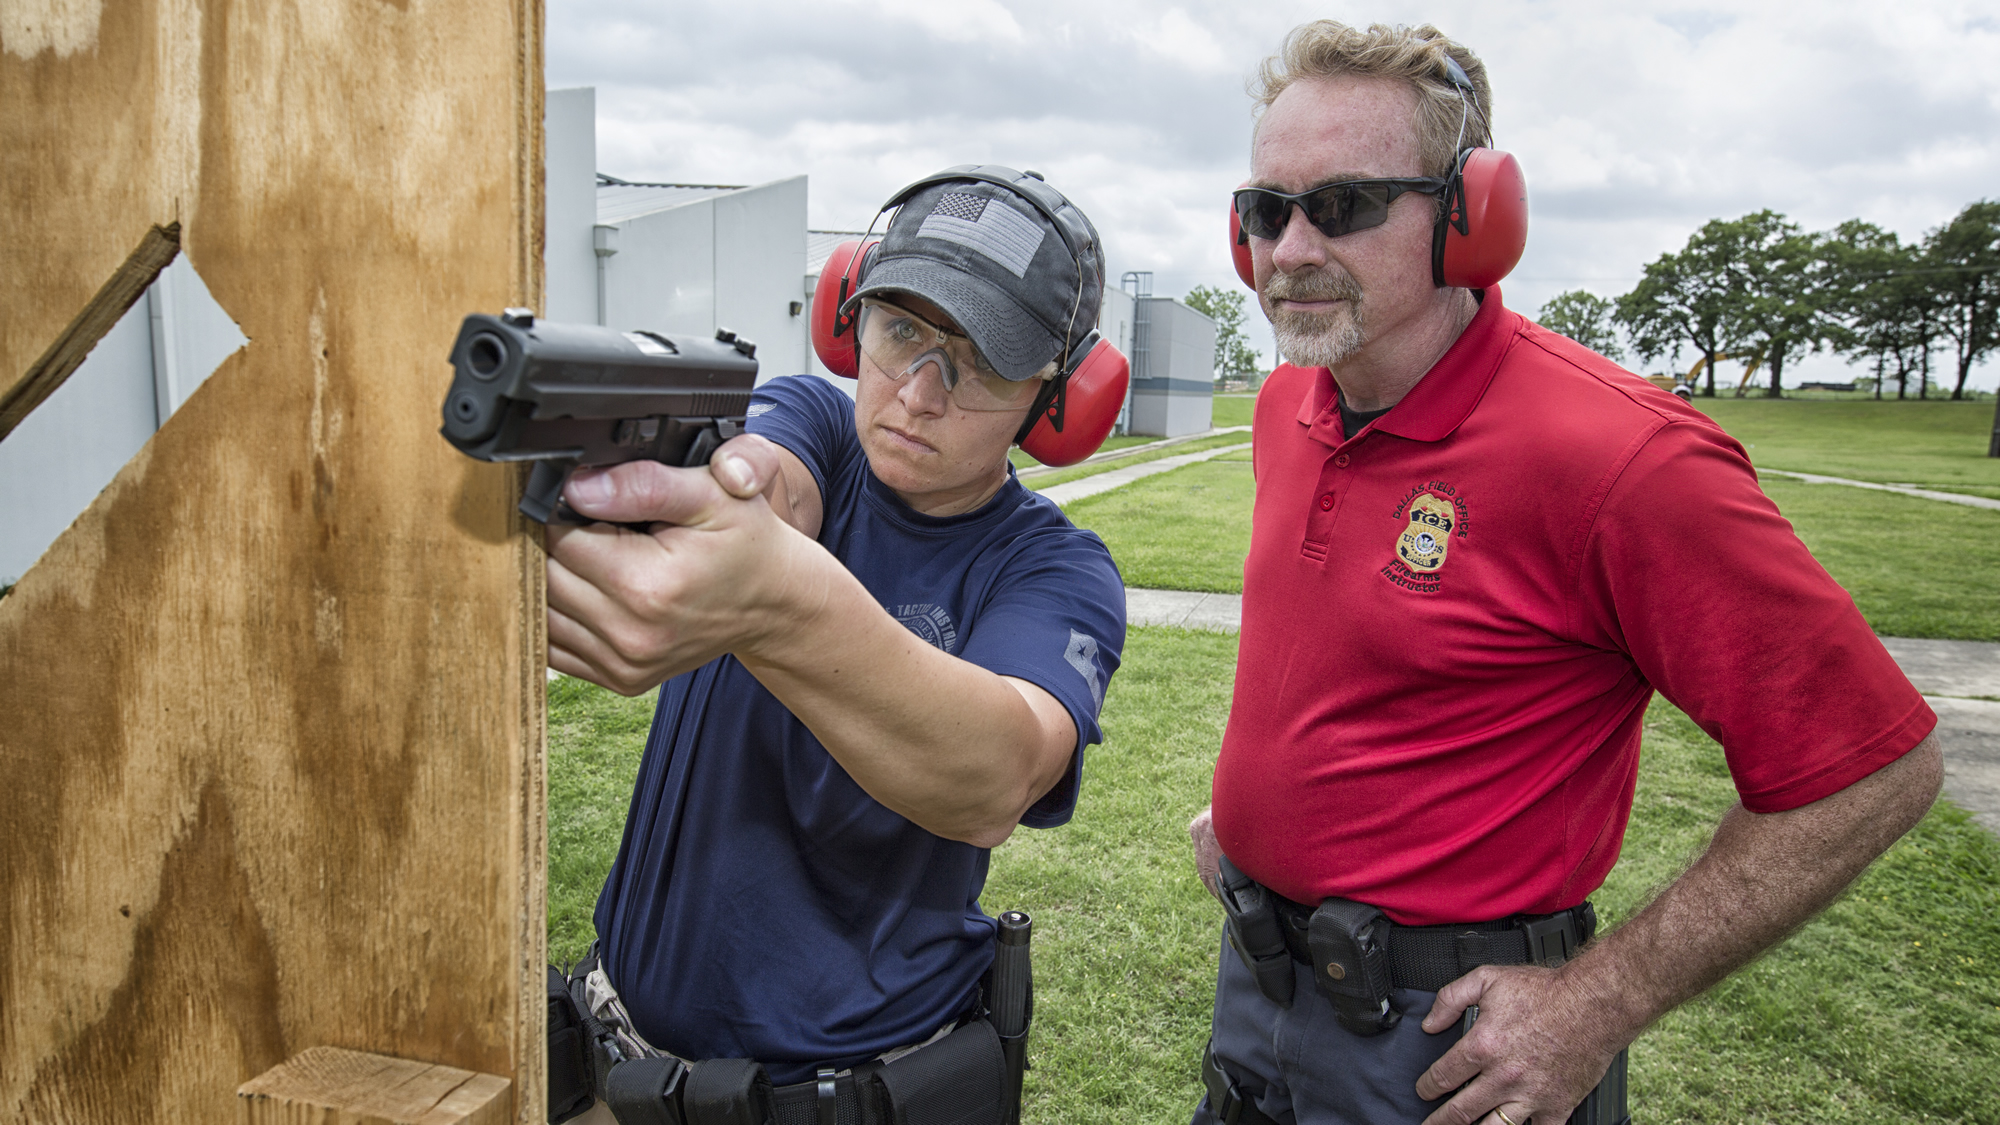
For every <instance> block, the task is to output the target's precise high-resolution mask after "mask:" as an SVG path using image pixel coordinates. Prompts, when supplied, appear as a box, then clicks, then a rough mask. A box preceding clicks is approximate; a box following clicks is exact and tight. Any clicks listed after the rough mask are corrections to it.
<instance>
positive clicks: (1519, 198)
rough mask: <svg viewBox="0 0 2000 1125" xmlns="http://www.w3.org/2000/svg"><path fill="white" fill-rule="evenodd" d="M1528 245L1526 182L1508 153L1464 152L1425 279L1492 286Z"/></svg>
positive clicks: (1470, 286) (1433, 242) (1475, 286)
mask: <svg viewBox="0 0 2000 1125" xmlns="http://www.w3.org/2000/svg"><path fill="white" fill-rule="evenodd" d="M1527 245H1528V181H1527V178H1526V177H1524V176H1522V175H1521V163H1520V161H1518V160H1515V159H1514V154H1513V153H1510V152H1501V151H1499V150H1497V149H1490V148H1473V149H1467V150H1466V151H1465V152H1464V153H1463V154H1461V155H1460V156H1459V158H1458V173H1457V174H1456V175H1455V176H1453V177H1452V186H1451V187H1450V188H1448V189H1447V194H1446V197H1445V202H1444V209H1443V211H1442V213H1441V214H1440V215H1439V217H1438V227H1437V234H1436V236H1435V237H1433V238H1432V240H1431V280H1432V281H1434V282H1436V283H1437V284H1438V285H1439V286H1441V287H1442V286H1456V287H1461V288H1465V289H1484V288H1486V287H1487V286H1489V285H1495V284H1498V283H1499V281H1500V279H1501V278H1503V277H1506V276H1507V274H1508V273H1509V272H1510V271H1512V270H1513V268H1514V266H1515V265H1516V264H1517V263H1519V262H1520V260H1521V251H1522V250H1524V249H1526V248H1527Z"/></svg>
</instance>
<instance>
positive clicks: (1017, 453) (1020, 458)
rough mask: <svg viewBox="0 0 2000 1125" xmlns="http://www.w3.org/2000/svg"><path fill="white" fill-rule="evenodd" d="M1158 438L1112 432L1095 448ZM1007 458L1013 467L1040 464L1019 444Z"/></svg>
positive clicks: (1010, 451)
mask: <svg viewBox="0 0 2000 1125" xmlns="http://www.w3.org/2000/svg"><path fill="white" fill-rule="evenodd" d="M1159 440H1160V439H1159V438H1156V437H1147V436H1146V435H1144V434H1112V435H1111V436H1110V437H1107V438H1105V439H1104V444H1103V445H1100V446H1098V447H1097V450H1098V452H1100V453H1102V452H1105V451H1107V450H1112V449H1127V448H1130V447H1131V446H1134V445H1144V444H1146V443H1147V442H1149V441H1159ZM1007 459H1008V460H1010V461H1012V462H1013V463H1014V467H1015V468H1017V469H1028V468H1033V467H1034V466H1036V465H1039V464H1041V462H1040V461H1037V460H1035V459H1034V457H1032V456H1030V455H1029V454H1028V452H1027V451H1026V450H1024V449H1021V448H1020V447H1019V446H1016V447H1015V448H1013V449H1011V450H1009V451H1008V453H1007Z"/></svg>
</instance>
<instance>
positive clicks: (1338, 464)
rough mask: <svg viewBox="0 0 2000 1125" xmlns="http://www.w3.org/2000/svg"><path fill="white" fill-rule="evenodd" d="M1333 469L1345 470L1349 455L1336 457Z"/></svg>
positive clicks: (1343, 454)
mask: <svg viewBox="0 0 2000 1125" xmlns="http://www.w3.org/2000/svg"><path fill="white" fill-rule="evenodd" d="M1333 467H1334V468H1336V469H1345V468H1346V467H1347V454H1345V453H1342V454H1341V455H1339V456H1338V457H1335V458H1334V459H1333Z"/></svg>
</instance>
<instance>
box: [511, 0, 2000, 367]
mask: <svg viewBox="0 0 2000 1125" xmlns="http://www.w3.org/2000/svg"><path fill="white" fill-rule="evenodd" d="M1321 16H1330V17H1333V18H1336V19H1341V20H1345V21H1347V22H1350V23H1366V22H1370V21H1385V22H1391V23H1421V22H1424V21H1429V22H1432V23H1435V24H1437V25H1438V26H1439V27H1440V28H1442V29H1444V31H1445V32H1446V33H1448V34H1450V35H1452V36H1453V37H1455V38H1457V39H1459V40H1460V41H1461V42H1464V43H1465V44H1467V45H1468V46H1469V47H1471V48H1472V49H1473V50H1474V51H1476V52H1477V53H1478V54H1479V55H1480V56H1481V57H1482V58H1484V59H1485V61H1486V64H1487V67H1488V69H1489V72H1490V74H1491V77H1492V82H1493V86H1494V126H1495V133H1496V137H1497V140H1498V145H1499V147H1501V148H1504V149H1508V150H1510V151H1512V152H1514V153H1515V154H1516V155H1517V156H1518V157H1519V158H1520V160H1521V163H1522V165H1523V167H1524V168H1525V169H1526V172H1527V175H1528V184H1529V192H1530V198H1531V203H1532V208H1533V212H1532V213H1533V222H1532V226H1531V230H1530V233H1529V237H1528V251H1527V256H1526V257H1525V258H1524V259H1523V260H1522V262H1521V265H1520V266H1519V267H1518V268H1517V269H1516V270H1515V271H1514V275H1513V277H1512V278H1510V279H1509V280H1508V281H1507V282H1506V283H1504V285H1503V289H1504V291H1505V294H1506V300H1507V303H1508V304H1509V305H1510V306H1511V307H1514V308H1516V309H1520V310H1522V311H1524V312H1527V313H1529V314H1530V315H1532V314H1533V313H1534V312H1535V311H1536V310H1537V309H1538V308H1539V307H1540V306H1541V303H1542V302H1543V301H1545V300H1547V299H1548V298H1549V297H1550V296H1552V295H1553V294H1555V293H1557V292H1560V291H1562V290H1564V289H1570V288H1585V289H1590V290H1592V291H1594V292H1597V293H1601V294H1604V295H1605V296H1616V295H1617V294H1619V293H1622V292H1624V291H1625V290H1627V289H1629V288H1631V286H1632V285H1633V284H1634V283H1635V282H1636V281H1637V279H1638V277H1639V274H1640V270H1641V268H1642V267H1643V265H1644V264H1645V263H1646V262H1647V261H1649V260H1651V259H1652V258H1653V257H1655V256H1656V255H1658V254H1660V253H1661V252H1663V251H1667V250H1672V249H1676V248H1678V247H1679V246H1680V245H1681V244H1682V243H1684V242H1685V241H1686V239H1687V237H1688V235H1689V234H1690V233H1692V232H1693V230H1694V229H1695V228H1696V227H1698V226H1700V225H1701V224H1702V223H1703V222H1705V221H1707V220H1708V219H1711V218H1717V217H1735V216H1737V215H1741V214H1744V213H1745V212H1749V211H1754V210H1757V209H1759V208H1765V207H1769V208H1773V209H1775V210H1778V211H1781V212H1784V213H1785V214H1787V215H1789V216H1790V217H1792V218H1793V219H1794V220H1796V221H1798V222H1800V223H1802V224H1804V225H1805V226H1807V227H1808V228H1811V229H1823V228H1827V227H1831V226H1833V225H1834V224H1836V223H1838V222H1840V221H1841V220H1844V219H1848V218H1853V217H1860V218H1864V219H1868V220H1870V221H1872V222H1875V223H1879V224H1881V225H1882V226H1885V227H1888V228H1890V229H1892V230H1894V231H1896V232H1898V233H1899V234H1901V235H1902V236H1904V237H1905V238H1920V237H1921V236H1922V235H1923V233H1924V232H1925V231H1926V230H1929V229H1931V228H1933V227H1935V226H1937V225H1939V224H1940V223H1943V222H1945V221H1946V220H1948V219H1949V218H1951V217H1952V216H1953V215H1954V214H1956V213H1957V212H1958V210H1959V209H1960V208H1962V207H1963V206H1964V205H1965V204H1967V203H1969V202H1971V201H1973V200H1975V199H1979V198H1983V197H2000V67H1996V66H1994V65H1992V60H1993V59H1994V58H1996V57H2000V7H1996V5H1994V4H1993V3H1991V2H1990V0H1989V2H1987V3H1983V4H1978V3H1955V2H1949V0H1901V2H1898V3H1894V4H1883V3H1880V2H1875V3H1867V4H1863V3H1853V2H1848V0H1822V2H1820V3H1816V4H1811V5H1805V4H1799V3H1731V4H1727V5H1722V4H1715V5H1698V4H1677V3H1665V2H1658V0H1635V2H1628V3H1622V4H1612V3H1603V2H1596V3H1592V2H1585V0H1530V2H1518V3H1493V2H1492V0H1486V2H1483V3H1472V2H1466V0H1437V2H1434V3H1428V4H1414V3H1407V2H1404V0H1382V2H1380V3H1376V4H1373V5H1369V6H1360V5H1356V4H1352V3H1333V4H1307V3H1302V2H1298V0H1263V2H1259V3H1256V4H1245V3H1241V2H1237V3H1225V2H1220V0H1190V2H1187V3H1159V2H1146V3H1141V2H1138V0H1009V2H1001V0H948V2H947V0H732V2H730V3H727V4H723V3H682V4H671V5H669V4H661V3H658V2H657V0H550V2H549V4H548V43H547V51H548V55H547V59H548V61H547V66H548V84H549V86H550V87H551V88H560V87H566V86H585V85H588V86H595V87H596V88H597V112H598V142H597V143H598V167H599V169H600V170H602V171H605V172H609V173H611V174H613V175H617V176H622V177H624V178H626V179H634V180H662V181H672V182H702V183H760V182H764V181H767V180H773V179H778V178H782V177H786V176H793V175H798V174H800V173H806V174H808V175H809V176H810V177H811V188H810V200H811V201H810V205H809V216H808V217H809V222H810V224H811V225H812V226H813V227H815V228H819V229H859V228H860V227H863V226H865V225H866V224H867V223H868V220H869V218H870V217H871V215H872V214H873V212H874V209H875V207H876V206H877V205H879V204H880V202H881V201H882V199H883V198H885V197H886V196H888V195H889V194H890V193H892V192H893V191H894V190H895V189H896V188H898V187H900V186H901V185H903V184H904V183H907V182H908V181H910V180H912V179H915V178H916V177H918V176H920V175H923V174H925V173H927V172H930V171H933V170H935V169H937V168H940V167H943V166H945V165H950V164H962V163H969V162H990V163H998V164H1007V165H1012V166H1014V167H1017V168H1033V169H1036V170H1038V171H1041V172H1043V173H1044V174H1045V175H1046V176H1047V177H1048V179H1049V181H1050V182H1051V183H1053V184H1055V185H1056V186H1058V187H1060V188H1061V189H1062V190H1063V191H1064V192H1066V193H1067V194H1069V195H1070V196H1071V198H1073V199H1075V200H1076V201H1077V202H1078V203H1079V204H1080V205H1081V206H1082V207H1083V208H1084V210H1085V211H1086V213H1088V214H1089V215H1090V216H1091V218H1092V219H1093V221H1095V222H1096V224H1097V226H1098V229H1099V230H1100V232H1101V233H1102V234H1103V236H1104V240H1105V245H1106V248H1107V251H1108V256H1109V258H1110V265H1111V274H1112V276H1113V277H1114V278H1115V277H1117V276H1118V275H1119V274H1121V273H1123V272H1124V271H1126V270H1151V271H1153V275H1154V292H1156V293H1160V294H1167V295H1179V294H1181V293H1184V292H1186V290H1187V289H1188V288H1190V287H1192V286H1195V285H1202V284H1210V285H1235V284H1237V282H1236V281H1235V275H1234V273H1233V271H1232V270H1231V269H1230V265H1229V257H1228V253H1227V250H1228V247H1227V243H1226V241H1225V232H1226V225H1225V224H1226V221H1227V218H1226V214H1225V211H1224V208H1225V207H1226V206H1227V197H1228V193H1229V190H1230V189H1231V188H1233V187H1235V186H1236V184H1237V183H1239V182H1240V181H1242V180H1243V179H1244V177H1245V176H1246V174H1247V169H1248V161H1249V156H1248V147H1249V136H1250V125H1251V117H1250V101H1249V98H1248V97H1247V96H1246V95H1245V93H1244V83H1245V80H1246V79H1247V78H1248V76H1249V75H1250V73H1251V72H1252V71H1253V70H1254V69H1255V67H1256V65H1257V63H1258V61H1259V60H1260V59H1262V58H1263V57H1264V56H1265V55H1267V54H1269V53H1270V52H1271V51H1272V50H1273V49H1274V48H1275V47H1276V45H1277V44H1278V42H1279V41H1280V39H1281V38H1282V37H1283V35H1284V33H1285V32H1286V31H1287V30H1288V29H1290V28H1291V27H1292V26H1294V25H1295V24H1297V23H1300V22H1303V21H1305V20H1308V19H1313V18H1318V17H1321ZM1253 319H1255V320H1257V321H1258V322H1259V327H1260V328H1261V319H1262V318H1261V317H1254V318H1253ZM1268 340H1269V336H1268V334H1267V333H1265V334H1262V339H1261V341H1260V346H1261V347H1262V348H1263V349H1264V351H1265V354H1266V356H1267V358H1268V356H1269V354H1270V349H1269V343H1268ZM1943 358H1944V357H1940V359H1943ZM1691 359H1692V357H1687V358H1684V359H1683V363H1686V362H1691ZM1857 371H1858V369H1854V368H1849V367H1847V366H1845V365H1844V364H1843V363H1841V362H1840V361H1838V360H1819V361H1817V362H1815V361H1808V362H1807V364H1806V365H1804V366H1803V367H1802V368H1800V369H1799V371H1798V374H1797V375H1796V376H1794V375H1793V374H1792V373H1791V371H1790V369H1788V379H1787V381H1788V382H1790V381H1792V379H1793V378H1807V379H1810V378H1835V379H1844V378H1851V377H1852V376H1853V374H1855V373H1857ZM1996 374H2000V365H1994V364H1989V365H1987V368H1986V369H1985V370H1984V371H1982V372H1981V373H1979V374H1978V375H1975V377H1974V379H1975V382H1976V383H1978V384H1979V385H1983V386H1986V387H1989V388H1990V387H1992V386H1993V385H1994V383H1995V376H1996Z"/></svg>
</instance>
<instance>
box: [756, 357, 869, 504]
mask: <svg viewBox="0 0 2000 1125" xmlns="http://www.w3.org/2000/svg"><path fill="white" fill-rule="evenodd" d="M749 414H750V417H749V421H748V422H747V423H746V425H745V427H744V428H745V429H746V430H748V431H749V432H750V433H753V434H758V435H760V436H762V437H766V438H769V439H770V440H772V441H775V442H777V443H778V444H779V445H782V446H784V447H785V448H786V449H789V450H791V451H792V453H793V454H794V455H796V456H797V457H798V459H799V460H801V461H803V462H805V466H806V469H807V470H808V471H810V472H811V473H812V475H813V481H814V482H815V483H816V484H818V485H819V491H820V495H821V496H825V495H827V481H828V480H829V479H831V478H832V477H834V476H836V475H837V474H838V473H839V472H840V470H841V468H842V467H843V465H844V464H845V462H846V460H847V459H848V458H851V457H854V456H856V455H858V453H859V451H860V441H859V440H858V439H857V438H856V437H855V436H854V400H853V399H851V398H848V397H847V396H846V395H845V394H842V393H841V391H840V388H838V387H836V386H834V385H833V384H832V383H829V382H827V381H826V380H825V379H821V378H819V377H817V376H814V375H785V376H782V377H780V378H777V379H773V380H771V381H770V382H768V383H765V384H764V385H763V386H761V387H758V388H757V389H756V391H755V392H753V393H752V394H751V396H750V411H749Z"/></svg>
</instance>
